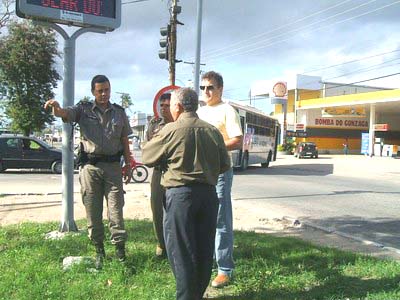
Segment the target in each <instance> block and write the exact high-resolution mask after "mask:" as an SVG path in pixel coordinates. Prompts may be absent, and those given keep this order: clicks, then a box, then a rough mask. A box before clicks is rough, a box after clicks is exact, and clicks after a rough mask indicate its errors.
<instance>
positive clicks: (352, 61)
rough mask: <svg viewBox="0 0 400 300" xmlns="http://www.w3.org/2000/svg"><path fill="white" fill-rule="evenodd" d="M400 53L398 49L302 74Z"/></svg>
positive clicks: (310, 71)
mask: <svg viewBox="0 0 400 300" xmlns="http://www.w3.org/2000/svg"><path fill="white" fill-rule="evenodd" d="M399 51H400V49H397V50H393V51H389V52H383V53H378V54H374V55H371V56H366V57H363V58H359V59H354V60H350V61H346V62H343V63H340V64H336V65H330V66H326V67H321V68H318V69H312V70H309V71H307V70H306V71H305V72H303V73H302V74H307V73H314V72H316V71H322V70H326V69H331V68H335V67H340V66H343V65H347V64H351V63H354V62H359V61H362V60H367V59H370V58H375V57H378V56H383V55H386V54H391V53H395V52H399Z"/></svg>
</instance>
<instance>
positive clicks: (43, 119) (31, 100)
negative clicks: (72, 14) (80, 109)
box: [0, 21, 61, 135]
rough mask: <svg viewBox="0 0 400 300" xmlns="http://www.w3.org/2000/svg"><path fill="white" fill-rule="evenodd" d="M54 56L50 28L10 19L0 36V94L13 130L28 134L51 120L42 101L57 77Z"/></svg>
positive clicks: (55, 84) (55, 83) (53, 41)
mask: <svg viewBox="0 0 400 300" xmlns="http://www.w3.org/2000/svg"><path fill="white" fill-rule="evenodd" d="M57 56H59V53H58V51H57V40H56V38H55V34H54V32H53V31H52V30H50V29H48V28H45V27H42V26H37V25H33V24H31V23H30V22H29V21H24V22H22V23H15V22H13V23H10V25H9V26H8V35H7V36H5V37H3V38H2V39H0V94H1V95H2V98H3V99H5V101H4V102H5V114H6V115H7V117H8V118H9V119H10V120H11V124H10V125H11V129H12V130H13V131H16V132H21V133H23V134H24V135H29V134H30V133H32V132H33V131H41V130H42V129H43V128H44V127H45V125H46V123H52V122H53V121H54V117H53V116H52V115H51V114H50V112H49V111H47V112H46V111H45V110H44V109H43V105H44V103H45V101H46V100H48V99H49V98H52V97H54V94H53V92H52V90H53V89H54V88H56V87H57V81H58V80H60V78H61V77H60V75H59V74H58V72H57V71H56V69H55V68H54V65H55V59H56V57H57Z"/></svg>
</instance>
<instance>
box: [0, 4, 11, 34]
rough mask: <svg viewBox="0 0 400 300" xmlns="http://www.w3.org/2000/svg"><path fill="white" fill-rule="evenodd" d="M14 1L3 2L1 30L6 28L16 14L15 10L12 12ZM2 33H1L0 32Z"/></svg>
mask: <svg viewBox="0 0 400 300" xmlns="http://www.w3.org/2000/svg"><path fill="white" fill-rule="evenodd" d="M13 2H14V1H12V0H1V4H0V5H1V6H0V30H1V28H3V27H6V26H7V24H8V22H9V21H10V19H11V16H12V14H13V13H14V11H13V10H11V4H13ZM0 33H1V32H0Z"/></svg>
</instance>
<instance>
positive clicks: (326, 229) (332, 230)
mask: <svg viewBox="0 0 400 300" xmlns="http://www.w3.org/2000/svg"><path fill="white" fill-rule="evenodd" d="M282 219H283V220H286V221H289V222H291V223H293V224H295V223H298V222H299V223H300V224H302V225H303V226H308V227H310V228H313V229H317V230H321V231H323V232H326V233H330V234H336V235H338V236H341V237H344V238H347V239H350V240H353V241H357V242H360V243H362V244H364V245H368V246H374V247H376V248H380V249H382V250H387V251H390V252H395V253H397V254H400V249H397V248H394V247H389V246H385V245H383V244H381V243H377V242H374V241H370V240H367V239H363V238H360V237H357V236H354V235H352V234H348V233H345V232H342V231H339V230H336V229H335V228H333V227H325V226H320V225H317V224H314V223H312V222H308V221H302V220H301V219H299V218H293V217H289V216H283V217H282Z"/></svg>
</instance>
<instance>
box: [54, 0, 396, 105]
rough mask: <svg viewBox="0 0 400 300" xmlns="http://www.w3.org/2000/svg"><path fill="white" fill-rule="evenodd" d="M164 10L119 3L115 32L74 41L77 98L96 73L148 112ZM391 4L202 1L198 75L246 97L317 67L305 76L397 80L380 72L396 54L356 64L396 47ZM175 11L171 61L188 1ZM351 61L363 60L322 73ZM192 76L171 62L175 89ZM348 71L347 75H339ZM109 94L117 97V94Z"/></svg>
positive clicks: (162, 80)
mask: <svg viewBox="0 0 400 300" xmlns="http://www.w3.org/2000/svg"><path fill="white" fill-rule="evenodd" d="M168 3H169V1H166V0H165V1H161V0H149V1H146V2H139V3H136V4H128V5H123V6H122V9H123V10H122V25H121V27H120V28H119V29H117V30H115V31H114V32H110V33H107V34H105V35H102V34H94V33H90V34H84V35H82V36H81V37H79V38H78V40H77V46H76V51H77V52H76V80H77V81H76V88H75V91H76V93H75V94H76V99H77V100H79V99H80V98H82V97H83V96H85V95H90V80H91V78H92V76H94V75H95V74H98V73H103V74H106V75H107V76H109V77H110V79H111V81H112V82H111V83H112V88H113V92H117V91H118V92H127V93H130V94H131V96H132V99H133V100H134V103H135V106H134V107H133V110H141V111H145V112H151V111H152V108H151V103H152V99H153V97H154V95H155V94H156V92H157V91H158V90H159V89H160V88H161V87H163V86H165V85H168V84H169V81H168V65H167V62H166V61H165V60H160V59H159V58H158V50H159V45H158V40H159V38H160V34H159V29H160V27H162V26H165V25H166V24H167V22H168V20H169V13H168V9H167V7H168ZM392 3H394V2H393V1H390V0H379V1H364V0H354V1H343V0H331V1H308V0H288V1H284V2H282V1H265V0H250V1H239V0H218V1H211V0H210V1H204V3H203V27H202V53H203V54H205V55H204V56H203V59H202V62H204V63H206V66H202V67H201V69H203V70H205V71H208V70H210V69H215V70H216V71H218V72H220V73H221V74H222V75H223V76H224V81H225V93H226V94H225V96H226V97H227V98H228V97H229V98H233V99H246V98H247V97H248V92H249V90H250V87H251V85H252V83H253V82H255V81H257V80H268V79H272V78H277V77H282V76H283V77H285V76H288V77H292V76H293V75H295V74H296V73H300V72H303V71H309V70H313V69H318V68H319V69H321V70H320V71H316V72H313V73H311V74H310V75H315V76H322V78H323V79H324V80H325V78H327V79H329V78H333V77H337V79H332V80H333V81H335V80H337V81H338V82H339V81H340V82H349V83H350V82H355V81H359V80H365V79H369V78H375V77H379V76H383V75H385V74H391V73H396V72H397V71H396V70H397V69H398V65H397V66H396V65H392V66H388V65H389V64H390V62H387V61H388V60H391V59H395V58H396V57H400V51H399V52H396V53H392V54H386V55H382V56H381V57H377V58H376V59H362V58H365V57H368V56H371V55H374V54H379V53H385V52H388V51H392V50H396V49H397V48H398V47H399V46H398V41H399V40H400V30H399V29H400V19H399V18H398V12H399V10H400V4H395V5H392V6H388V7H387V8H383V9H380V8H382V7H384V6H386V5H390V4H392ZM179 5H181V6H182V13H181V14H180V15H179V17H178V19H179V20H180V21H181V22H183V23H184V24H185V25H184V26H178V49H177V53H178V57H177V58H178V59H183V60H186V61H187V60H193V57H194V55H195V47H196V9H197V8H196V1H180V3H179ZM61 45H62V43H61ZM61 49H62V46H61ZM207 53H208V55H206V54H207ZM357 59H362V60H360V61H359V62H357V63H354V64H349V65H342V66H338V67H332V68H326V67H328V66H332V65H336V64H341V63H343V62H346V61H350V60H357ZM385 62H387V63H386V64H383V63H385ZM395 63H396V61H393V62H392V64H395ZM378 64H383V65H382V68H379V66H376V69H375V70H371V71H369V72H366V71H363V72H361V71H360V72H354V71H355V70H358V69H362V68H366V67H370V68H373V67H372V66H373V65H378ZM324 68H326V69H324ZM192 71H193V66H192V65H189V64H183V63H180V64H178V65H177V70H176V74H177V79H178V80H177V84H180V85H182V84H185V83H187V81H188V80H190V79H193V75H192ZM350 72H354V73H353V74H350V75H348V76H342V77H338V76H341V75H344V74H347V73H350ZM398 78H399V77H398V76H397V77H388V78H386V79H384V80H383V79H382V80H380V81H376V82H375V83H378V85H381V86H382V85H385V86H386V85H387V84H390V85H391V86H392V87H399V83H398V82H399V80H398ZM396 79H397V80H396ZM372 83H374V82H365V83H363V84H365V85H368V84H372ZM60 87H62V84H60ZM59 90H61V89H59ZM60 95H61V94H60ZM114 96H116V97H117V100H118V94H113V98H116V97H114ZM59 97H61V96H59ZM266 109H268V108H266Z"/></svg>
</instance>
